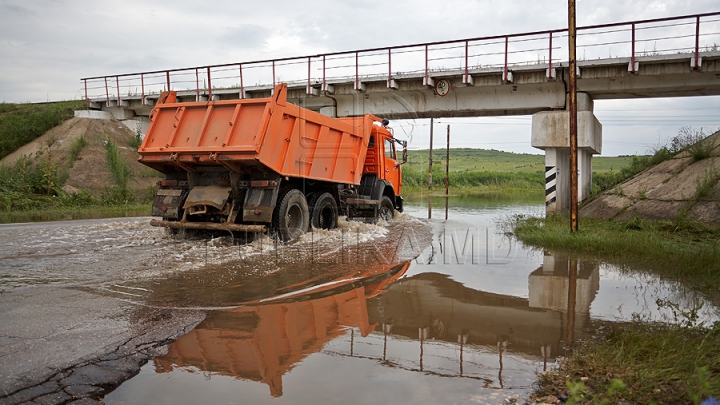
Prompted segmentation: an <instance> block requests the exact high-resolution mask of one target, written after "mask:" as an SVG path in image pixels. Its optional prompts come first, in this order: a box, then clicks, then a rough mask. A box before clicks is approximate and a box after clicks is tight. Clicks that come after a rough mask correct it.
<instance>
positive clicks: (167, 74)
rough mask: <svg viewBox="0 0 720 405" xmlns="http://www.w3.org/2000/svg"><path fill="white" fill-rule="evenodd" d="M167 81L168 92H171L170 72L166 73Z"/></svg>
mask: <svg viewBox="0 0 720 405" xmlns="http://www.w3.org/2000/svg"><path fill="white" fill-rule="evenodd" d="M165 79H166V80H167V91H170V71H169V70H168V71H166V72H165Z"/></svg>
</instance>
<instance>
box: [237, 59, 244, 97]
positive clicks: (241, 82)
mask: <svg viewBox="0 0 720 405" xmlns="http://www.w3.org/2000/svg"><path fill="white" fill-rule="evenodd" d="M238 70H240V99H245V86H244V85H243V74H242V63H241V64H239V65H238Z"/></svg>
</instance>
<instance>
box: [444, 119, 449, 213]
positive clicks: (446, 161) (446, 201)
mask: <svg viewBox="0 0 720 405" xmlns="http://www.w3.org/2000/svg"><path fill="white" fill-rule="evenodd" d="M445 151H446V155H445V219H448V205H449V198H450V125H449V124H448V126H447V148H446V149H445Z"/></svg>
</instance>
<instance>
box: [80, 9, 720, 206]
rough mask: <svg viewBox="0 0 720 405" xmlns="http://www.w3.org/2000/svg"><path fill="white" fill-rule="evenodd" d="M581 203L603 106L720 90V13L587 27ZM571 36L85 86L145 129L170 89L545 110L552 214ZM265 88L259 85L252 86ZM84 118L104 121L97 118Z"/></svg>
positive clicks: (350, 110) (344, 109) (404, 49)
mask: <svg viewBox="0 0 720 405" xmlns="http://www.w3.org/2000/svg"><path fill="white" fill-rule="evenodd" d="M577 44H578V45H577V55H578V72H577V73H578V82H577V84H578V93H579V95H578V100H579V105H578V111H579V113H578V139H579V144H578V146H579V149H580V153H579V161H578V167H579V172H580V181H579V183H580V184H579V190H578V192H579V195H580V200H583V199H585V198H586V197H587V195H588V193H589V189H590V185H591V174H592V156H593V154H599V153H601V151H602V126H601V123H600V122H599V121H598V120H597V118H595V116H594V114H593V101H594V100H598V99H622V98H647V97H683V96H703V95H720V49H718V44H720V12H715V13H706V14H698V15H689V16H677V17H670V18H661V19H652V20H643V21H632V22H619V23H612V24H603V25H595V26H587V27H578V29H577ZM567 55H568V49H567V29H558V30H548V31H538V32H529V33H520V34H512V35H499V36H491V37H482V38H469V39H462V40H454V41H441V42H432V43H423V44H412V45H402V46H392V47H384V48H374V49H363V50H357V51H349V52H336V53H328V54H322V55H313V56H304V57H292V58H281V59H274V60H263V61H252V62H241V63H231V64H224V65H213V66H202V67H191V68H180V69H169V70H164V71H152V72H139V73H129V74H119V75H110V76H98V77H89V78H84V79H82V83H83V87H84V91H85V94H86V99H87V102H88V106H89V108H90V109H91V110H102V111H105V114H107V113H110V114H112V115H113V116H114V117H115V118H118V119H120V120H124V121H126V123H131V124H132V125H138V124H139V125H140V128H141V129H142V128H145V127H146V125H147V123H148V121H147V116H148V115H149V113H150V111H151V110H152V107H153V105H154V104H155V101H156V100H157V98H158V97H159V94H160V92H162V91H164V90H167V89H172V90H176V91H178V96H179V97H178V100H179V101H180V102H196V101H205V102H207V101H217V100H226V99H238V98H258V97H268V96H270V94H271V92H272V89H273V87H274V85H275V84H276V83H277V82H286V83H288V87H289V92H288V96H289V97H288V98H289V99H290V100H291V101H292V102H293V103H295V104H298V105H301V106H303V107H306V108H309V109H312V110H316V111H319V112H321V113H323V114H326V115H330V116H337V117H341V116H357V115H363V114H367V113H370V114H375V115H378V116H381V117H387V118H391V119H408V118H433V117H434V118H440V117H475V116H501V115H530V114H532V115H533V119H532V134H531V143H532V145H533V146H534V147H537V148H540V149H543V150H545V153H546V154H545V156H546V158H545V161H546V164H545V166H546V207H547V211H548V212H554V211H564V210H566V209H568V208H569V204H570V176H569V170H568V169H569V167H570V164H569V135H568V113H567V111H566V105H567V102H566V94H567V87H568V86H567V83H568V75H569V72H568V62H567ZM248 83H255V84H254V85H247V84H248ZM84 114H87V115H92V116H96V115H98V114H100V115H102V114H103V113H94V112H92V111H90V112H86V113H84Z"/></svg>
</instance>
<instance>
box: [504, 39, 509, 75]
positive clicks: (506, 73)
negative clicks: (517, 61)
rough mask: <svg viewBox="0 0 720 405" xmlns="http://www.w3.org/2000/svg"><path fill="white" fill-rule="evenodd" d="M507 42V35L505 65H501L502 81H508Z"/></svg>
mask: <svg viewBox="0 0 720 405" xmlns="http://www.w3.org/2000/svg"><path fill="white" fill-rule="evenodd" d="M508 42H509V37H505V66H504V67H503V81H504V82H508V81H509V80H508Z"/></svg>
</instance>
